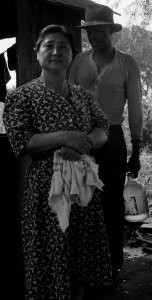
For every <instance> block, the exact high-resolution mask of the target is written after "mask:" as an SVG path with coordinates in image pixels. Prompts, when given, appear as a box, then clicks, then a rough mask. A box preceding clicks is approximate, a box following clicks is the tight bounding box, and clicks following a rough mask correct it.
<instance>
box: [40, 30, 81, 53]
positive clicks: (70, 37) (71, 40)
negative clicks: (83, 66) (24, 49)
mask: <svg viewBox="0 0 152 300" xmlns="http://www.w3.org/2000/svg"><path fill="white" fill-rule="evenodd" d="M54 32H56V33H62V34H63V35H64V36H66V38H67V39H68V41H69V43H70V46H71V50H72V54H73V57H74V56H75V55H76V53H77V52H78V51H77V50H76V47H75V38H74V34H73V31H72V30H71V29H69V28H68V27H66V26H64V25H56V24H52V25H48V26H46V27H44V28H43V29H42V30H41V31H40V33H39V36H38V39H37V41H36V43H35V47H34V50H35V51H36V52H37V51H39V49H40V46H41V43H42V41H43V40H44V38H45V36H46V35H47V34H48V33H54Z"/></svg>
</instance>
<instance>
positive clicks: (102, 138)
mask: <svg viewBox="0 0 152 300" xmlns="http://www.w3.org/2000/svg"><path fill="white" fill-rule="evenodd" d="M89 136H91V137H92V138H93V141H94V147H93V148H94V149H97V148H101V147H102V146H103V145H104V144H105V143H106V142H107V141H108V135H107V133H106V131H105V130H104V129H103V128H95V129H94V130H93V131H92V132H90V133H89Z"/></svg>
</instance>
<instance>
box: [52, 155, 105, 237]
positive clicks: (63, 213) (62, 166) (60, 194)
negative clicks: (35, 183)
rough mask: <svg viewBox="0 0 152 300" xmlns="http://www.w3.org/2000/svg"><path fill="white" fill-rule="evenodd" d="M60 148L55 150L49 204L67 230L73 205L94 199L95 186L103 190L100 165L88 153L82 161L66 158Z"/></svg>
mask: <svg viewBox="0 0 152 300" xmlns="http://www.w3.org/2000/svg"><path fill="white" fill-rule="evenodd" d="M59 153H60V150H57V151H55V152H54V158H53V176H52V180H51V188H50V191H49V199H48V201H49V206H50V207H51V208H52V210H53V211H54V212H56V214H57V218H58V221H59V225H60V227H61V229H62V230H63V231H64V232H65V230H66V229H67V227H68V226H69V214H70V210H71V205H72V204H73V203H77V204H78V205H80V206H86V205H87V204H88V203H89V202H90V201H91V199H92V196H93V193H94V190H95V188H98V189H100V190H102V188H103V183H102V181H101V180H100V179H99V177H98V165H97V164H96V163H95V162H94V161H93V159H92V158H91V157H90V156H88V155H86V154H85V155H82V156H81V160H80V161H75V162H73V161H68V160H64V159H63V158H62V157H61V156H60V155H59Z"/></svg>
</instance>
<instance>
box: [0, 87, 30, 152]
mask: <svg viewBox="0 0 152 300" xmlns="http://www.w3.org/2000/svg"><path fill="white" fill-rule="evenodd" d="M3 122H4V126H5V129H6V133H7V136H8V139H9V141H10V144H11V146H12V148H13V152H14V153H15V155H16V156H20V154H21V152H22V151H23V150H24V147H25V145H26V144H27V143H28V141H29V140H30V138H31V136H32V135H33V130H32V128H33V127H32V118H31V106H30V95H29V93H28V92H25V90H24V88H18V89H16V90H14V91H12V92H11V93H8V94H7V96H6V100H5V105H4V112H3Z"/></svg>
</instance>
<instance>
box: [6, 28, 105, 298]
mask: <svg viewBox="0 0 152 300" xmlns="http://www.w3.org/2000/svg"><path fill="white" fill-rule="evenodd" d="M35 50H36V53H37V59H38V62H39V64H40V67H41V70H42V71H41V75H40V77H39V78H37V79H34V80H32V81H31V82H29V83H27V84H25V85H23V86H20V87H18V88H17V89H16V90H15V91H13V92H11V93H10V94H8V96H7V98H6V102H5V108H4V115H3V118H4V124H5V127H6V131H7V135H8V138H9V140H10V143H11V145H12V147H13V150H14V152H15V154H16V156H23V155H25V154H26V153H28V154H29V155H30V156H31V161H30V163H29V165H28V167H27V172H26V178H25V187H24V199H23V211H22V236H23V252H24V264H25V281H26V282H25V283H26V300H63V299H65V300H68V299H71V298H70V297H71V286H73V283H74V284H75V285H76V286H84V285H88V286H89V285H98V286H100V285H106V286H107V285H109V284H111V267H110V257H109V250H108V244H107V238H106V232H105V227H104V221H103V214H102V208H101V200H100V191H98V190H95V192H94V195H93V198H92V200H91V202H90V204H89V205H88V206H87V207H85V208H82V207H78V205H76V204H73V205H72V210H71V214H70V224H69V227H68V229H67V230H66V232H65V233H63V232H62V231H61V230H60V228H59V226H58V220H57V217H56V214H55V213H54V212H53V211H52V210H51V209H50V207H49V205H48V194H49V190H50V183H51V178H52V174H53V155H54V151H55V150H56V149H61V152H60V155H61V156H62V157H63V159H67V160H69V161H77V160H80V159H81V155H82V154H83V153H84V152H86V153H87V152H89V151H90V149H92V148H98V147H102V145H103V144H105V143H106V142H107V140H108V123H107V120H106V118H105V115H104V114H103V112H102V111H101V109H100V108H99V107H98V106H97V104H96V102H95V100H94V98H93V96H92V94H91V93H90V92H87V91H86V90H84V89H83V88H81V87H80V86H74V85H71V84H70V83H68V82H67V81H66V80H65V78H66V72H67V69H68V67H69V65H70V63H71V61H72V58H73V55H74V43H73V36H72V34H71V32H70V31H69V30H68V29H67V28H65V27H64V26H58V25H49V26H47V27H45V28H44V29H43V30H42V31H41V32H40V35H39V37H38V40H37V42H36V46H35ZM78 296H79V295H78ZM75 297H76V296H75ZM73 299H80V298H73Z"/></svg>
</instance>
